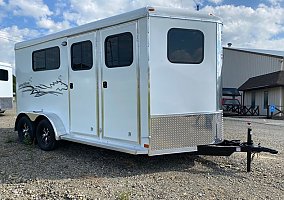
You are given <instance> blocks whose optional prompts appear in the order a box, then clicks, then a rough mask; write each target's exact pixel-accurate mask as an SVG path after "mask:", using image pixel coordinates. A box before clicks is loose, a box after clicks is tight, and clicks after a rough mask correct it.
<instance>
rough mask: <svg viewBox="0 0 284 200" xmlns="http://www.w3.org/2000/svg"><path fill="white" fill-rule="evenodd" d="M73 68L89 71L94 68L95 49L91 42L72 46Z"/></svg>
mask: <svg viewBox="0 0 284 200" xmlns="http://www.w3.org/2000/svg"><path fill="white" fill-rule="evenodd" d="M71 67H72V69H73V70H75V71H76V70H89V69H91V68H92V67H93V47H92V42H91V41H90V40H88V41H84V42H77V43H74V44H72V46H71Z"/></svg>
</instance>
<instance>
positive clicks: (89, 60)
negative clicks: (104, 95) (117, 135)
mask: <svg viewBox="0 0 284 200" xmlns="http://www.w3.org/2000/svg"><path fill="white" fill-rule="evenodd" d="M94 41H95V33H88V34H82V35H78V36H75V37H72V38H68V47H69V48H68V49H69V56H70V57H69V59H68V60H69V89H70V96H69V98H70V132H72V133H84V134H91V135H98V126H97V119H98V117H97V112H98V111H97V72H96V65H95V64H96V62H95V42H94Z"/></svg>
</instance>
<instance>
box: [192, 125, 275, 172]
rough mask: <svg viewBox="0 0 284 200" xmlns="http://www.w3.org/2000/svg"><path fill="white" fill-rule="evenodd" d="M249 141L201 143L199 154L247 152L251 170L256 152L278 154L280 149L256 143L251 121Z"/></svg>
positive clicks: (248, 134) (248, 167)
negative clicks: (253, 138) (253, 137)
mask: <svg viewBox="0 0 284 200" xmlns="http://www.w3.org/2000/svg"><path fill="white" fill-rule="evenodd" d="M248 126H249V127H248V132H247V141H246V142H241V141H240V140H224V141H223V142H222V143H219V144H209V145H199V146H197V150H198V151H197V154H198V155H211V156H230V155H232V154H233V153H234V152H247V172H250V171H251V163H252V160H253V158H254V155H255V153H260V152H268V153H271V154H277V153H278V151H277V150H274V149H270V148H267V147H262V146H260V144H258V145H255V144H254V143H253V140H252V128H251V123H248Z"/></svg>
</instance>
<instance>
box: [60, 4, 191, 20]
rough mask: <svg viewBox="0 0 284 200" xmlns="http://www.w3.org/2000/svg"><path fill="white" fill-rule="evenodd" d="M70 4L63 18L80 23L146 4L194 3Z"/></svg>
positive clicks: (176, 5) (182, 5)
mask: <svg viewBox="0 0 284 200" xmlns="http://www.w3.org/2000/svg"><path fill="white" fill-rule="evenodd" d="M70 5H71V6H70V10H69V11H67V12H65V13H64V19H65V20H69V21H72V22H75V23H76V24H78V25H80V24H85V23H88V22H91V21H95V20H98V19H102V18H106V17H109V16H112V15H116V14H120V13H123V12H127V11H130V10H134V9H137V8H141V7H143V6H146V5H153V6H154V5H155V6H164V7H179V8H180V7H183V8H193V6H194V5H195V4H194V2H193V1H186V0H172V1H168V0H145V1H141V0H108V1H105V0H85V1H84V3H82V1H81V0H70Z"/></svg>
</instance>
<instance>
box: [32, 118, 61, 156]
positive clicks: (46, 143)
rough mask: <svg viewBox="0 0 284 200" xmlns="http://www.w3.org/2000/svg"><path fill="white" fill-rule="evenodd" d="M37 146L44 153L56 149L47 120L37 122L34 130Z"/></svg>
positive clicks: (53, 134) (52, 131)
mask: <svg viewBox="0 0 284 200" xmlns="http://www.w3.org/2000/svg"><path fill="white" fill-rule="evenodd" d="M36 139H37V142H38V146H39V147H40V148H41V149H42V150H44V151H51V150H53V149H55V147H56V143H57V142H56V139H55V133H54V130H53V127H52V125H51V123H50V122H49V121H48V120H47V119H43V120H41V121H40V122H39V124H38V126H37V129H36Z"/></svg>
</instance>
